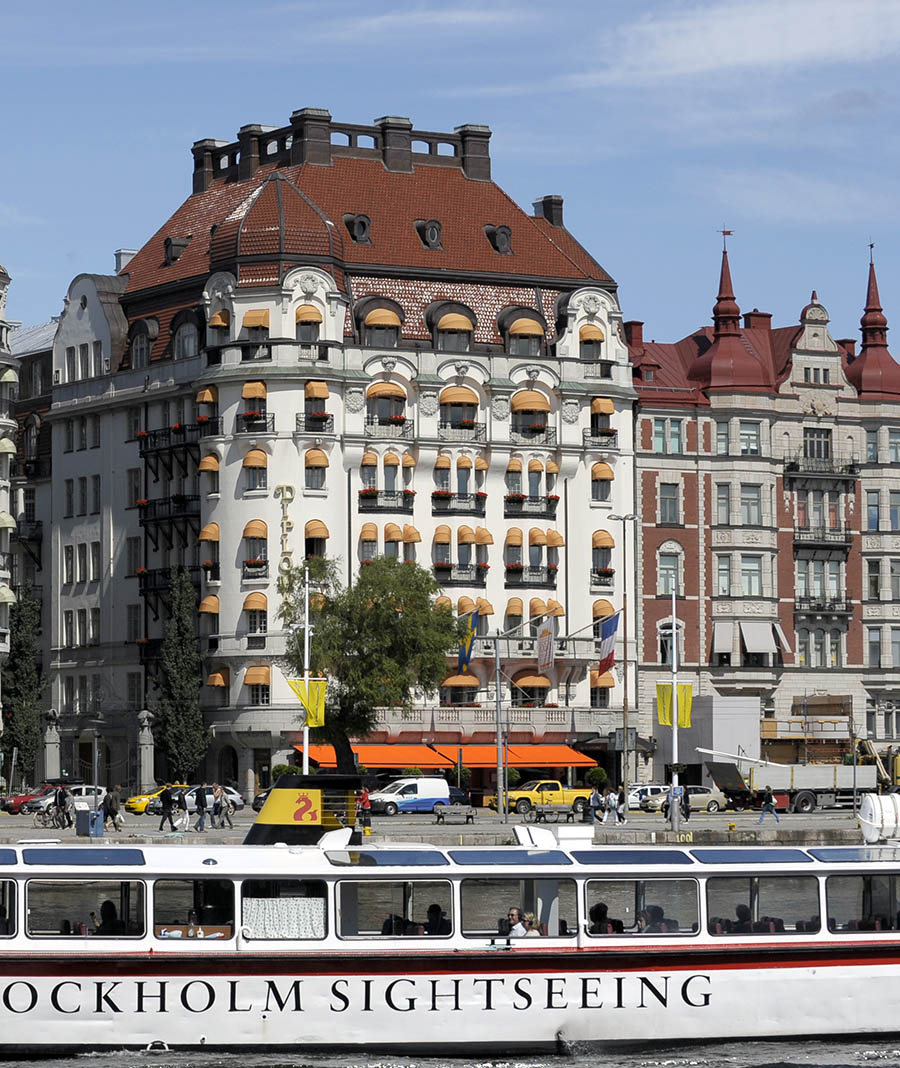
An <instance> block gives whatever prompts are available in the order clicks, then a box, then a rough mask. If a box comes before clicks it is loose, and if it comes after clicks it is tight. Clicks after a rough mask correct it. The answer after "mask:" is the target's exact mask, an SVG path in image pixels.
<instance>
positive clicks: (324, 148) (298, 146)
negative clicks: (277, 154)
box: [291, 108, 331, 167]
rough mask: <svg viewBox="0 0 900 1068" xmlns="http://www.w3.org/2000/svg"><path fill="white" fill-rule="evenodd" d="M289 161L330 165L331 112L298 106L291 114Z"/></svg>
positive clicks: (323, 165)
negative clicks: (298, 108)
mask: <svg viewBox="0 0 900 1068" xmlns="http://www.w3.org/2000/svg"><path fill="white" fill-rule="evenodd" d="M291 135H292V137H293V141H292V143H291V163H292V164H298V163H315V164H318V165H319V166H322V167H330V166H331V112H330V111H326V110H325V108H300V110H299V111H295V112H294V113H293V115H291Z"/></svg>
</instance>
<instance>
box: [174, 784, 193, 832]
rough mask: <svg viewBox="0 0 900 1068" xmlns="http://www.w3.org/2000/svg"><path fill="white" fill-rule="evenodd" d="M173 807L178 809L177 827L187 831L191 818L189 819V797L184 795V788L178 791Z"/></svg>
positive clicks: (179, 829)
mask: <svg viewBox="0 0 900 1068" xmlns="http://www.w3.org/2000/svg"><path fill="white" fill-rule="evenodd" d="M173 807H174V808H175V809H177V811H178V815H177V816H176V817H175V829H176V830H178V831H186V830H187V829H188V823H190V820H189V819H188V810H187V798H186V797H185V796H184V789H183V788H182V789H180V790H179V791H178V795H177V796H176V797H175V798H174V800H173Z"/></svg>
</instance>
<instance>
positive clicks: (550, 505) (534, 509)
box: [503, 493, 559, 519]
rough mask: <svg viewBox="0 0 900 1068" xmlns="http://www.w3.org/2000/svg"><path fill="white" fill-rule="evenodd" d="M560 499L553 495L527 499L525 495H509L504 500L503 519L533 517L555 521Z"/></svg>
mask: <svg viewBox="0 0 900 1068" xmlns="http://www.w3.org/2000/svg"><path fill="white" fill-rule="evenodd" d="M557 504H559V497H558V496H557V495H556V494H555V493H552V494H550V495H549V496H547V497H526V496H525V494H524V493H507V494H506V496H505V497H504V498H503V517H504V518H505V519H511V518H515V517H516V516H531V517H533V518H535V519H555V518H556V506H557Z"/></svg>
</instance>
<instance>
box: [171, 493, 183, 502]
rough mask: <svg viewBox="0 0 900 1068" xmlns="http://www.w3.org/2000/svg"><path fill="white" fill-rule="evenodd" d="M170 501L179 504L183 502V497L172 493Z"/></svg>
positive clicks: (181, 494) (180, 494)
mask: <svg viewBox="0 0 900 1068" xmlns="http://www.w3.org/2000/svg"><path fill="white" fill-rule="evenodd" d="M172 500H173V501H175V502H176V503H177V504H181V503H183V501H184V500H185V495H184V494H183V493H173V494H172Z"/></svg>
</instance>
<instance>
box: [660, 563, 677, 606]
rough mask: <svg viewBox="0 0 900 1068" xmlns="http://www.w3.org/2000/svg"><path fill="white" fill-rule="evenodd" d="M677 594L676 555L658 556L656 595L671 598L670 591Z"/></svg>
mask: <svg viewBox="0 0 900 1068" xmlns="http://www.w3.org/2000/svg"><path fill="white" fill-rule="evenodd" d="M673 590H674V591H675V594H676V596H677V594H678V554H677V553H660V554H659V581H658V583H657V593H658V594H661V595H663V596H668V597H671V596H672V591H673Z"/></svg>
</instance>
